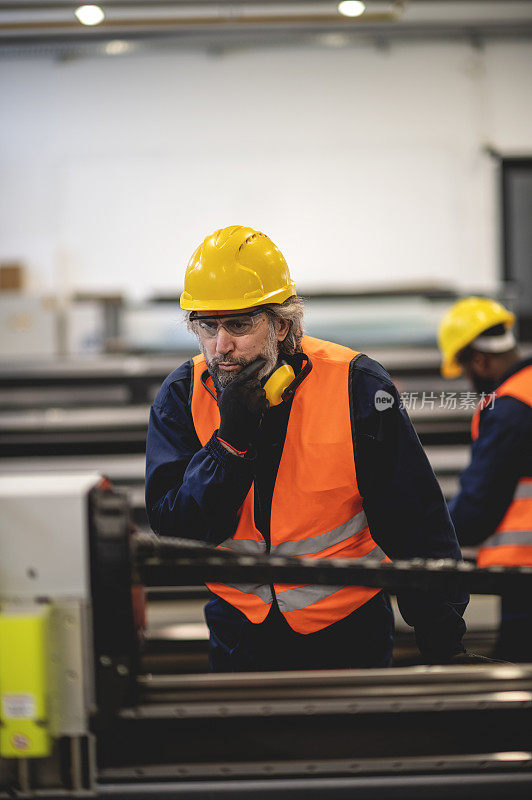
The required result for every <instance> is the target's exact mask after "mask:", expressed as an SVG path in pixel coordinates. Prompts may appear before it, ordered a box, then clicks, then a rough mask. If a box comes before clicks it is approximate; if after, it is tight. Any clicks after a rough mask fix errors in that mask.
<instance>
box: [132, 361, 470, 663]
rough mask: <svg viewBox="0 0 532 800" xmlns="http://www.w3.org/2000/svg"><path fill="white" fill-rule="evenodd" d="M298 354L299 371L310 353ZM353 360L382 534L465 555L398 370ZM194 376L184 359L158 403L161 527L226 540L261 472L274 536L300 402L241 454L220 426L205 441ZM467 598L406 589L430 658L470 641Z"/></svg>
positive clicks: (264, 525) (367, 496)
mask: <svg viewBox="0 0 532 800" xmlns="http://www.w3.org/2000/svg"><path fill="white" fill-rule="evenodd" d="M288 360H290V361H291V363H292V364H293V366H294V369H295V371H296V373H297V372H298V370H299V369H300V368H301V363H302V358H301V355H296V356H293V357H289V359H288ZM351 370H352V372H351V387H352V388H351V391H352V407H353V409H354V414H353V416H354V419H353V426H352V427H353V432H354V433H353V446H354V453H355V465H356V475H357V482H358V487H359V490H360V494H361V495H362V497H363V506H364V511H365V513H366V517H367V519H368V523H369V528H370V531H371V535H372V537H373V539H374V540H375V542H376V543H377V544H378V545H379V546H380V547H381V548H382V549H383V550H384V552H385V553H386V554H387V555H388V556H389V557H390V558H392V559H401V558H408V559H409V558H415V557H421V558H453V559H459V558H461V554H460V550H459V547H458V543H457V540H456V535H455V532H454V529H453V525H452V523H451V520H450V517H449V514H448V511H447V507H446V505H445V501H444V499H443V496H442V493H441V490H440V487H439V485H438V482H437V481H436V478H435V476H434V473H433V471H432V469H431V467H430V464H429V462H428V460H427V457H426V455H425V452H424V450H423V448H422V446H421V444H420V442H419V439H418V437H417V435H416V433H415V431H414V428H413V427H412V424H411V422H410V420H409V418H408V415H407V413H406V411H405V410H404V409H401V408H400V403H399V396H398V393H397V390H396V388H395V386H394V385H393V383H392V381H391V378H390V376H389V375H388V373H387V372H386V371H385V370H384V368H383V367H382V366H381V365H380V364H378V363H377V362H376V361H373V359H371V358H368V357H367V356H361V357H359V358H358V359H357V360H356V361H355V362H353V363H352V365H351ZM191 377H192V364H191V362H187V363H185V364H182V365H181V366H180V367H179V368H178V369H176V370H175V371H174V372H172V373H171V374H170V375H169V376H168V378H166V380H165V381H164V383H163V385H162V387H161V389H160V390H159V393H158V394H157V397H156V399H155V402H154V403H153V406H152V409H151V415H150V424H149V431H148V440H147V453H146V508H147V511H148V517H149V520H150V524H151V526H152V528H153V530H154V531H155V532H156V533H158V534H160V535H164V536H181V537H188V538H193V539H198V540H201V541H204V542H208V543H210V544H213V545H216V544H219V543H220V542H222V541H223V540H224V539H226V538H228V537H229V536H231V535H232V534H233V533H234V531H235V529H236V521H237V516H236V515H237V510H238V509H239V507H240V506H241V504H242V502H243V500H244V498H245V497H246V494H247V492H248V491H249V488H250V486H251V483H252V481H253V480H254V482H255V498H256V501H255V524H256V525H257V528H258V529H259V530H260V531H261V533H262V535H263V536H264V538H265V540H266V541H267V542H269V538H270V530H269V518H270V509H271V500H272V495H273V488H274V484H275V476H276V473H277V468H278V466H279V461H280V458H281V454H282V448H283V444H284V438H285V435H286V427H287V424H288V416H289V413H290V405H291V404H290V402H288V403H282V404H281V405H279V406H276V407H273V408H270V409H269V410H268V412H267V413H266V414H265V416H264V418H263V421H262V424H261V427H260V430H259V435H258V437H257V440H256V442H255V443H254V444H255V453H254V455H253V456H252V457H250V458H247V457H246V458H243V459H242V458H238V457H237V456H234V455H232V454H230V453H229V452H228V451H227V450H225V449H224V448H223V447H222V446H221V444H220V443H219V442H218V440H217V439H216V436H215V435H214V434H213V436H212V438H211V439H210V440H209V442H207V444H206V445H205V447H201V444H200V442H199V440H198V437H197V435H196V432H195V430H194V425H193V422H192V415H191V410H190V395H191V385H192V381H191ZM378 390H384V391H386V392H388V393H389V394H391V395H392V397H393V398H394V403H393V405H392V406H389V407H388V408H387V409H386V410H377V409H376V407H375V394H376V392H377V391H378ZM467 600H468V598H467V595H464V594H462V593H458V592H457V593H455V594H449V595H446V596H443V595H440V594H436V593H431V592H426V591H420V590H402V591H400V592H398V603H399V607H400V609H401V613H402V615H403V617H404V619H405V620H406V622H407V623H408V624H410V625H413V626H414V628H415V632H416V638H417V642H418V646H419V648H420V651H421V653H422V655H423V656H424V658H425V659H426V660H428V661H433V662H437V661H439V660H445V659H446V658H448V657H450V656H452V655H453V654H455V653H457V652H461V651H462V650H463V647H462V644H461V639H462V636H463V634H464V632H465V623H464V621H463V619H462V615H463V612H464V610H465V607H466V605H467ZM336 624H339V623H336ZM331 627H332V626H331Z"/></svg>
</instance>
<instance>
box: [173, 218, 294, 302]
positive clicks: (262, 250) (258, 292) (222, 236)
mask: <svg viewBox="0 0 532 800" xmlns="http://www.w3.org/2000/svg"><path fill="white" fill-rule="evenodd" d="M295 293H296V288H295V284H294V282H293V280H292V279H291V277H290V272H289V270H288V266H287V264H286V261H285V260H284V257H283V254H282V253H281V251H280V250H279V249H278V248H277V247H276V246H275V245H274V243H273V242H272V240H271V239H269V238H268V237H267V236H266V235H265V234H264V233H261V232H260V231H256V230H254V229H253V228H245V227H243V226H241V225H234V226H232V227H229V228H222V229H221V230H218V231H215V232H214V233H213V234H211V235H210V236H207V238H206V239H205V240H204V241H203V242H202V243H201V244H200V246H199V247H198V248H197V250H196V251H195V252H194V255H193V256H192V258H191V259H190V262H189V264H188V267H187V270H186V273H185V288H184V291H183V292H182V294H181V300H180V302H181V308H184V309H185V310H187V311H193V310H194V311H234V310H235V309H240V308H251V307H252V306H260V305H264V304H265V303H282V302H284V300H286V299H287V298H288V297H291V296H292V295H294V294H295Z"/></svg>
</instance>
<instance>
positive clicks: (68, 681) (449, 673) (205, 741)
mask: <svg viewBox="0 0 532 800" xmlns="http://www.w3.org/2000/svg"><path fill="white" fill-rule="evenodd" d="M0 513H1V515H2V520H3V526H2V530H1V532H0V555H1V558H0V608H1V611H0V694H1V709H0V713H1V723H2V725H1V727H0V755H1V756H2V759H1V761H0V796H3V797H6V798H7V797H9V798H14V797H48V798H52V797H53V798H59V797H63V796H65V797H74V796H86V797H91V796H93V797H108V796H109V797H110V796H114V797H122V798H139V797H141V798H154V797H159V796H161V797H163V796H164V797H176V798H189V797H194V798H214V797H227V798H229V797H231V798H232V797H238V796H241V797H251V796H253V797H271V796H273V795H274V794H276V795H277V796H281V797H290V798H299V797H303V796H305V797H307V796H310V797H329V796H332V797H338V798H339V797H353V796H356V797H364V798H366V797H368V798H383V800H384V798H403V797H404V798H407V797H408V798H425V797H428V796H429V795H430V796H431V797H433V796H436V797H449V796H450V795H451V792H452V793H453V795H454V796H456V797H464V798H465V797H471V796H472V795H474V794H475V793H476V794H480V793H481V794H482V796H483V797H485V798H502V797H503V796H506V795H507V794H508V792H511V794H512V796H513V797H523V798H524V797H530V794H531V792H532V725H531V721H532V665H524V666H522V665H512V664H502V663H494V664H489V665H483V666H468V667H446V666H439V667H438V666H436V667H421V666H418V667H408V668H397V669H389V670H360V671H357V670H352V671H351V670H348V671H330V672H327V671H320V672H317V671H316V672H293V673H287V672H285V673H254V674H245V675H208V674H196V675H193V674H188V675H171V674H154V673H153V672H152V671H151V670H150V669H149V668H148V669H147V668H146V664H147V662H149V659H150V658H153V654H150V652H149V643H148V644H146V642H143V635H142V629H143V610H142V597H143V587H144V586H146V587H166V591H168V592H170V591H172V588H171V587H179V586H188V585H190V584H197V583H199V582H200V581H203V580H222V579H223V580H233V581H234V580H244V579H245V580H247V581H249V580H252V581H260V582H271V581H272V580H273V579H274V577H275V579H276V580H281V581H283V582H295V583H307V582H309V581H310V582H312V583H318V584H333V585H338V584H340V585H341V584H355V583H358V584H364V585H368V586H383V587H385V588H388V589H391V588H394V587H395V588H397V587H404V586H414V585H415V586H420V587H427V586H431V587H433V588H435V589H438V588H442V589H443V588H446V587H448V586H449V585H451V584H458V585H460V586H462V587H468V588H469V589H470V590H472V591H474V592H476V593H479V594H483V593H490V594H493V593H500V592H503V591H504V590H505V589H507V588H508V587H509V586H511V587H512V590H513V591H516V590H522V591H523V592H529V591H530V586H531V584H532V568H521V569H513V568H512V569H509V568H492V569H487V570H478V569H477V568H476V567H474V566H473V565H471V564H467V563H466V564H455V563H453V562H437V561H436V562H423V561H419V562H418V561H415V562H408V563H407V562H405V563H401V562H396V563H394V564H386V565H382V564H375V565H372V564H367V562H366V564H365V565H364V566H360V565H356V566H355V565H353V564H352V563H351V562H348V561H347V562H346V561H340V560H337V561H331V560H326V561H321V560H313V559H312V560H311V559H307V560H306V559H285V558H267V557H259V558H249V557H247V558H242V557H239V556H238V555H236V554H233V553H230V552H228V553H222V552H221V551H214V550H212V549H211V548H208V547H206V546H205V545H200V544H197V543H193V542H189V541H187V540H168V539H157V538H156V537H154V536H152V535H149V534H147V535H146V534H133V533H132V531H131V527H130V522H129V514H128V505H127V502H126V500H125V498H124V496H123V495H121V494H120V493H118V492H116V491H114V490H113V489H112V487H111V486H110V484H109V483H108V482H107V481H105V480H102V479H101V478H100V477H99V476H98V475H97V474H95V473H84V474H77V475H63V476H60V475H57V474H53V475H43V476H16V477H3V478H1V479H0Z"/></svg>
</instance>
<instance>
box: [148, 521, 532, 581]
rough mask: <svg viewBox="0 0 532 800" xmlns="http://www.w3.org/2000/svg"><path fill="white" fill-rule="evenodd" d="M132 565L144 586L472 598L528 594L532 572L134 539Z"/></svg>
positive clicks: (443, 561) (439, 561) (456, 563)
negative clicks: (236, 585) (358, 589)
mask: <svg viewBox="0 0 532 800" xmlns="http://www.w3.org/2000/svg"><path fill="white" fill-rule="evenodd" d="M134 550H135V560H136V563H137V569H138V571H139V575H140V578H141V580H142V582H143V583H144V584H145V585H146V586H185V585H191V584H196V583H204V582H209V581H226V582H235V581H236V582H239V581H240V582H246V583H250V582H256V583H263V584H264V583H266V584H270V583H273V582H275V583H294V584H315V585H322V586H323V585H325V586H339V587H340V586H371V587H375V588H382V589H388V590H397V589H405V588H409V589H413V588H415V589H421V590H430V591H437V592H449V591H469V592H473V593H475V594H496V595H500V594H504V593H506V592H508V591H511V592H513V593H516V592H523V593H530V589H531V586H532V567H487V568H482V569H479V568H478V567H476V566H475V565H473V564H471V563H469V562H465V561H453V560H452V559H422V558H416V559H413V560H411V561H403V560H401V561H395V562H394V563H383V562H380V561H375V562H371V561H365V562H364V563H363V564H358V563H356V562H353V561H351V560H348V559H339V558H338V559H333V558H331V559H323V558H319V559H318V558H283V557H280V556H248V555H246V556H242V555H238V554H235V553H232V552H230V551H225V550H219V549H216V548H214V547H211V546H209V545H206V544H203V543H201V542H196V541H192V540H190V539H179V538H175V539H173V538H168V537H157V536H155V535H151V534H137V535H136V536H135V539H134Z"/></svg>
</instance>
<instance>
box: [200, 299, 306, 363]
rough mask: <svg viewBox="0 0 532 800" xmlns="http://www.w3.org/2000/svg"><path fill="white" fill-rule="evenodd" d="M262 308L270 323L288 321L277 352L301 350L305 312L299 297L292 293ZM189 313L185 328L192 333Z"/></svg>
mask: <svg viewBox="0 0 532 800" xmlns="http://www.w3.org/2000/svg"><path fill="white" fill-rule="evenodd" d="M262 309H263V310H264V311H265V312H266V314H267V315H268V317H269V319H270V321H271V322H272V323H273V322H274V321H275V320H276V319H278V320H283V321H286V322H288V323H289V327H288V333H287V334H286V336H285V338H284V339H283V341H282V342H279V352H280V353H286V355H292V354H293V353H299V352H301V339H302V338H303V333H304V329H303V314H304V313H305V305H304V303H303V300H302V299H301V297H298V296H297V295H293V296H292V297H289V298H288V299H287V300H285V301H284V303H267V304H266V305H264V306H262ZM190 314H191V312H190V311H187V313H186V316H185V322H186V325H187V330H188V331H189V332H190V333H192V334H194V333H195V331H194V328H193V326H192V322H191V320H190Z"/></svg>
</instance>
